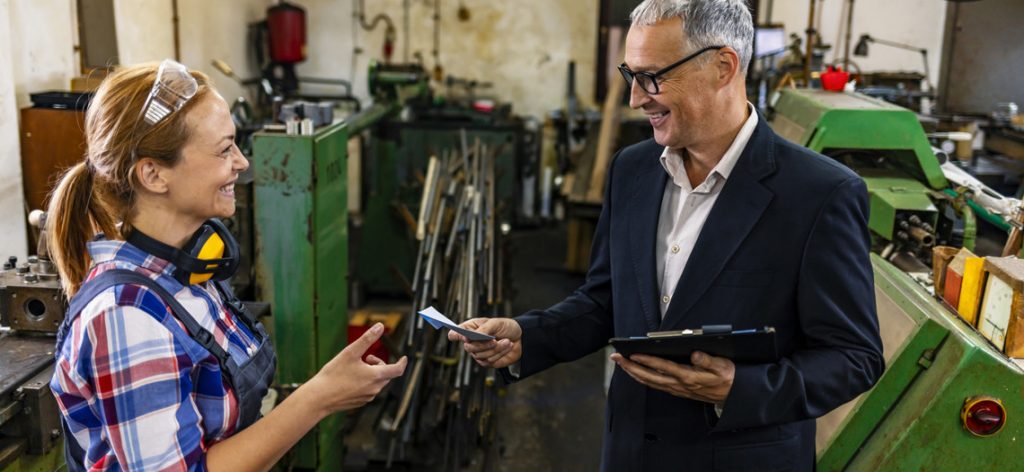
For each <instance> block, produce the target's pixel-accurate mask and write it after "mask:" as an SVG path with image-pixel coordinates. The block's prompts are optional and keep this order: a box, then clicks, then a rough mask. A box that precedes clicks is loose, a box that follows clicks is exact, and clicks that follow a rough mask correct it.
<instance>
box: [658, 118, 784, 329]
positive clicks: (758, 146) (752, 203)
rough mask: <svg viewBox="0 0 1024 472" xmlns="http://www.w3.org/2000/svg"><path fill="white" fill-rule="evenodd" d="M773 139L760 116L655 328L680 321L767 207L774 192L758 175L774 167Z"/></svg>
mask: <svg viewBox="0 0 1024 472" xmlns="http://www.w3.org/2000/svg"><path fill="white" fill-rule="evenodd" d="M773 141H774V133H772V131H771V129H770V128H768V125H767V124H766V123H765V121H764V116H759V117H758V124H757V127H756V128H755V129H754V133H753V134H752V135H751V136H750V140H749V141H748V142H747V147H746V148H744V150H743V153H742V154H741V155H740V158H739V160H738V161H737V162H736V166H735V167H734V168H733V171H732V173H730V175H729V178H728V179H727V180H726V182H725V186H724V187H723V188H722V193H721V194H720V195H719V196H718V200H717V201H715V206H714V207H713V208H712V209H711V214H709V215H708V219H707V221H706V222H705V223H704V227H703V228H702V229H701V232H700V236H698V237H697V243H696V244H695V245H694V247H693V252H692V253H691V254H690V259H689V260H688V261H687V262H686V267H685V268H684V269H683V274H682V276H681V277H680V278H679V283H678V284H677V285H676V288H675V292H674V293H673V295H672V301H671V303H669V306H668V310H667V311H666V312H665V319H664V320H663V321H662V322H661V324H660V327H659V329H661V330H664V329H673V328H675V327H676V326H677V325H679V323H680V322H681V321H682V320H683V319H684V318H685V317H686V315H687V312H689V311H690V309H691V308H693V305H694V304H695V303H696V302H697V300H698V299H700V297H701V296H702V295H704V292H706V291H707V289H708V287H710V286H711V282H712V281H714V279H715V278H716V277H717V276H718V274H719V272H721V271H722V269H723V268H724V267H725V263H726V262H727V261H728V260H729V258H730V257H732V254H733V253H734V252H736V249H738V248H739V246H740V244H741V243H742V242H743V240H744V239H745V238H746V237H747V234H748V233H750V230H751V229H753V228H754V225H755V224H757V221H758V220H759V219H760V218H761V214H762V213H764V210H765V209H766V208H767V207H768V203H769V202H771V199H772V196H773V193H772V192H771V191H770V190H768V188H766V187H765V186H764V185H762V184H761V182H760V180H761V179H762V178H764V177H766V176H768V175H770V174H771V173H772V172H774V171H775V158H774V156H773V155H772V150H773V145H774V143H773ZM655 226H657V224H655Z"/></svg>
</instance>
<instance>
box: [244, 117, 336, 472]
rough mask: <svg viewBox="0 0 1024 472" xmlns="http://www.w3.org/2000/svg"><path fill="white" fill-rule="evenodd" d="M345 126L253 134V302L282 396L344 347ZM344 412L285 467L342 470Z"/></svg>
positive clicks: (300, 448)
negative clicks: (264, 314)
mask: <svg viewBox="0 0 1024 472" xmlns="http://www.w3.org/2000/svg"><path fill="white" fill-rule="evenodd" d="M347 142H348V129H347V125H346V124H345V123H338V124H335V125H331V126H327V127H325V128H322V129H321V130H319V131H318V132H316V133H315V134H314V135H312V136H288V135H284V134H280V133H265V132H261V133H256V134H255V135H254V136H253V159H252V161H253V162H252V165H253V166H254V170H255V172H254V174H255V181H254V192H253V193H254V204H253V206H254V215H255V217H254V220H255V226H256V251H255V252H256V297H257V299H259V300H262V301H266V302H268V303H270V305H271V315H272V317H273V320H274V322H273V335H272V338H273V341H274V346H275V348H276V349H277V353H278V366H277V383H278V384H279V385H280V386H281V387H283V390H284V391H285V392H287V391H289V390H290V388H291V387H293V386H297V385H298V384H301V383H303V382H305V381H307V380H308V379H309V378H310V377H312V376H313V375H314V374H316V372H317V371H318V370H319V369H320V367H322V366H323V365H324V364H325V363H326V362H327V361H329V360H330V359H331V358H333V357H334V356H335V355H336V354H337V353H338V352H339V351H341V349H342V348H344V347H345V344H346V341H347V332H348V329H347V328H348V314H347V307H348V214H347V207H346V201H347V195H346V158H347V148H346V146H347ZM343 421H344V418H343V415H341V414H336V415H332V416H330V417H329V418H327V419H326V420H324V421H322V422H321V423H320V425H319V426H318V428H317V429H316V430H314V431H313V432H311V433H310V434H309V435H307V436H306V437H305V438H303V439H302V441H301V442H299V444H298V445H297V446H296V447H295V449H293V451H292V456H291V458H290V460H289V462H286V463H285V464H283V465H286V466H294V467H299V468H308V469H314V468H315V469H317V470H339V469H340V468H341V460H342V458H341V454H342V450H341V444H342V437H341V425H342V422H343Z"/></svg>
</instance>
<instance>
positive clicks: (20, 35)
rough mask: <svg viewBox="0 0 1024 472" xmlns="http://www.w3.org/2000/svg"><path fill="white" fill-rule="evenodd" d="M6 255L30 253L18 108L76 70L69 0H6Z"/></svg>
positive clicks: (0, 95)
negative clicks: (33, 94)
mask: <svg viewBox="0 0 1024 472" xmlns="http://www.w3.org/2000/svg"><path fill="white" fill-rule="evenodd" d="M0 16H2V18H0V45H2V46H0V221H3V228H4V230H3V231H2V232H0V250H3V251H5V252H3V253H2V254H0V255H3V256H7V255H16V256H18V257H20V258H22V259H23V258H24V257H25V255H26V253H27V241H26V233H25V226H26V222H25V217H24V210H23V206H24V198H23V192H22V186H21V157H20V156H21V148H20V146H19V142H18V140H19V132H18V109H20V108H22V107H25V106H28V105H29V104H30V101H29V97H28V95H29V93H34V92H39V91H45V90H52V89H57V90H60V89H66V88H67V87H68V81H69V80H70V78H71V75H72V74H73V72H74V70H75V67H76V66H75V62H74V59H73V51H72V46H71V45H72V41H71V38H72V36H73V34H74V33H73V30H72V25H73V21H72V13H71V11H70V10H69V8H68V3H67V2H53V1H50V2H39V1H33V0H0Z"/></svg>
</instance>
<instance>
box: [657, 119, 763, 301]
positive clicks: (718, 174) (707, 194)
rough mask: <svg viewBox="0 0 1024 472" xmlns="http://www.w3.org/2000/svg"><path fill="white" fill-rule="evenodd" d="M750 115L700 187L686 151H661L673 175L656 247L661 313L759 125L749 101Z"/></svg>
mask: <svg viewBox="0 0 1024 472" xmlns="http://www.w3.org/2000/svg"><path fill="white" fill-rule="evenodd" d="M747 107H748V110H749V113H750V116H749V117H748V118H747V121H746V122H744V123H743V127H741V128H740V131H739V133H737V134H736V138H735V139H734V140H733V142H732V145H731V146H729V149H728V150H726V151H725V154H724V155H723V156H722V160H720V161H718V164H717V165H715V167H714V169H712V170H711V172H710V173H709V174H708V177H707V178H706V179H704V182H702V183H701V184H700V185H698V186H697V187H696V188H693V186H691V185H690V179H689V177H687V175H686V168H685V167H684V166H683V159H686V158H687V157H685V155H684V154H682V153H680V152H678V151H675V150H673V149H669V148H668V147H666V148H665V151H664V152H663V153H662V154H661V165H662V167H664V168H665V172H667V173H668V175H669V182H668V183H667V184H666V185H665V193H664V195H663V196H662V199H661V213H660V214H659V216H658V243H657V244H658V246H657V248H656V250H655V253H654V254H655V256H656V258H657V274H658V287H659V288H660V293H659V296H660V297H661V299H660V300H659V302H660V303H659V304H658V307H659V308H660V309H661V317H662V318H664V317H665V311H666V310H667V309H668V306H669V303H670V302H671V301H672V294H673V293H675V289H676V284H678V283H679V278H680V277H682V275H683V268H685V267H686V262H687V261H688V260H689V259H690V253H691V252H693V246H694V244H696V243H697V237H698V236H700V232H701V229H702V228H703V227H704V222H705V221H707V219H708V215H709V214H710V213H711V208H712V207H714V206H715V201H716V200H718V195H719V194H721V193H722V187H724V186H725V181H726V180H727V179H728V178H729V174H730V173H731V172H732V169H733V167H735V166H736V161H737V160H739V157H740V154H741V153H743V149H744V148H746V147H747V141H749V140H750V135H751V134H753V132H754V128H755V127H756V126H757V112H756V111H754V106H753V105H751V104H750V103H747Z"/></svg>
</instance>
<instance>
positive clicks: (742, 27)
mask: <svg viewBox="0 0 1024 472" xmlns="http://www.w3.org/2000/svg"><path fill="white" fill-rule="evenodd" d="M673 17H679V18H681V19H682V20H683V35H684V36H685V38H684V39H685V40H686V42H687V44H688V45H689V46H690V49H691V50H693V51H697V50H700V49H702V48H705V47H708V46H729V47H731V48H733V49H735V50H736V53H737V54H739V56H740V72H741V73H746V71H747V64H749V63H750V55H751V52H752V49H753V41H754V21H753V19H752V18H751V17H750V9H749V8H748V7H747V2H746V0H644V2H643V3H641V4H640V5H637V7H636V8H635V9H634V10H633V13H631V14H630V15H629V19H630V21H631V22H633V24H634V25H638V26H651V25H653V24H655V23H658V22H660V21H663V20H667V19H669V18H673Z"/></svg>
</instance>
